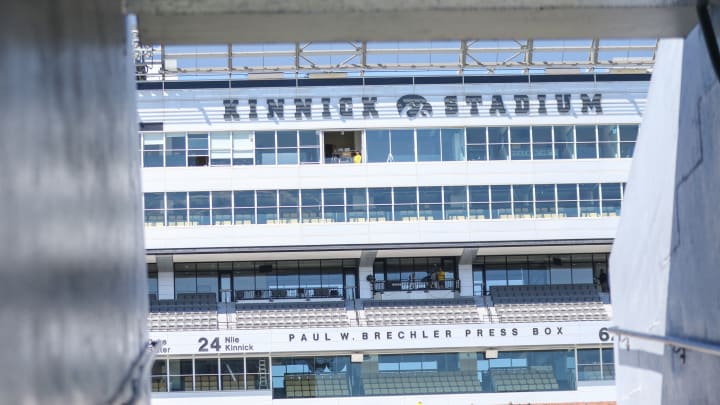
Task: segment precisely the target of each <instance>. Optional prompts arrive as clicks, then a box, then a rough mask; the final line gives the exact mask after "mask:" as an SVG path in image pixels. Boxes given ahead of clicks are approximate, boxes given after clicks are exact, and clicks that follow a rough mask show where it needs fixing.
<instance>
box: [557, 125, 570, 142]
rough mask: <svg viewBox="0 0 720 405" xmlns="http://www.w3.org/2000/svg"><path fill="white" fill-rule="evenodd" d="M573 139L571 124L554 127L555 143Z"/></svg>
mask: <svg viewBox="0 0 720 405" xmlns="http://www.w3.org/2000/svg"><path fill="white" fill-rule="evenodd" d="M573 141H574V139H573V127H572V126H569V125H568V126H556V127H555V143H558V142H570V143H572V142H573Z"/></svg>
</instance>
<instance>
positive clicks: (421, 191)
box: [418, 187, 443, 220]
mask: <svg viewBox="0 0 720 405" xmlns="http://www.w3.org/2000/svg"><path fill="white" fill-rule="evenodd" d="M418 195H419V197H420V206H419V216H420V220H439V219H443V213H442V209H443V206H442V202H443V200H442V187H419V188H418Z"/></svg>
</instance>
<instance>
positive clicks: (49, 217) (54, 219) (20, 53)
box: [0, 0, 149, 404]
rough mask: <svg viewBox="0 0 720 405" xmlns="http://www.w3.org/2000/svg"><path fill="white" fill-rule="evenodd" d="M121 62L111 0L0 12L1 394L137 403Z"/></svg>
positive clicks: (131, 185) (15, 5)
mask: <svg viewBox="0 0 720 405" xmlns="http://www.w3.org/2000/svg"><path fill="white" fill-rule="evenodd" d="M131 59H132V52H131V50H130V48H129V44H128V35H127V27H126V17H125V16H124V15H123V10H122V2H120V1H104V2H98V1H91V0H68V1H55V0H28V1H21V2H12V3H10V4H5V5H4V7H3V11H2V13H0V72H1V74H0V106H2V108H0V134H2V135H1V136H0V150H1V151H2V152H3V156H2V159H0V173H2V175H0V190H2V197H0V212H1V213H2V214H1V215H0V218H1V219H0V224H1V225H0V235H1V236H0V237H1V240H0V258H2V259H0V260H2V265H0V279H1V280H2V281H1V282H0V341H1V342H3V343H2V347H1V348H0V358H2V363H3V364H4V365H5V367H3V369H2V371H0V392H2V399H1V400H0V402H3V403H7V404H36V403H43V404H101V403H120V402H122V403H141V404H142V403H147V401H148V397H149V395H148V391H149V386H148V381H149V379H148V377H147V376H140V377H138V380H137V381H138V386H137V388H138V390H137V391H135V392H133V390H132V389H131V388H132V387H131V386H130V385H125V386H126V387H127V389H122V387H123V386H124V384H125V383H126V382H128V381H129V380H127V379H126V377H127V376H128V374H129V373H131V372H132V371H133V367H132V363H133V361H134V360H135V359H136V358H137V357H138V355H139V354H140V353H141V350H143V348H144V344H145V342H146V339H147V333H146V330H145V328H146V312H147V305H148V303H147V287H146V283H147V281H146V271H145V262H144V260H143V234H142V224H141V214H142V212H141V201H140V170H139V165H138V140H137V132H136V129H137V128H136V126H137V124H136V122H135V121H136V119H135V116H136V114H135V93H134V90H133V78H132V71H131V64H130V63H131Z"/></svg>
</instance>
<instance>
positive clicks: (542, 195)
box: [535, 184, 555, 201]
mask: <svg viewBox="0 0 720 405" xmlns="http://www.w3.org/2000/svg"><path fill="white" fill-rule="evenodd" d="M535 200H537V201H555V185H554V184H536V185H535Z"/></svg>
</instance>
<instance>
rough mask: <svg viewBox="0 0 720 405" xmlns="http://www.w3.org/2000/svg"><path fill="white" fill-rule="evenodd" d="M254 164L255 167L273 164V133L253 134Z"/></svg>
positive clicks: (259, 132)
mask: <svg viewBox="0 0 720 405" xmlns="http://www.w3.org/2000/svg"><path fill="white" fill-rule="evenodd" d="M255 164H256V165H274V164H275V132H274V131H256V132H255Z"/></svg>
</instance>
